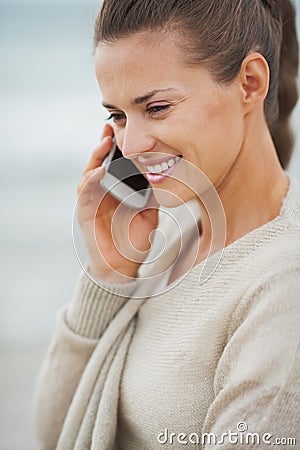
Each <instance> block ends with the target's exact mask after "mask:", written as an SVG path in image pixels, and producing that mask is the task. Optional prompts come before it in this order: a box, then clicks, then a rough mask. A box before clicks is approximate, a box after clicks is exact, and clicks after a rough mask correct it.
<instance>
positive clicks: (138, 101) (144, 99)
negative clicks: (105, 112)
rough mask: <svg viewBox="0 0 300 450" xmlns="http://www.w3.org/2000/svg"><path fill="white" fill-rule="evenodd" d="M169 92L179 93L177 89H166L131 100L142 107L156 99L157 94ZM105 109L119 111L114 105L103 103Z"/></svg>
mask: <svg viewBox="0 0 300 450" xmlns="http://www.w3.org/2000/svg"><path fill="white" fill-rule="evenodd" d="M167 91H177V89H176V88H166V89H155V90H154V91H151V92H148V93H147V94H145V95H142V96H141V97H137V98H135V99H133V100H131V102H130V103H131V104H132V105H142V104H143V103H146V102H147V101H148V100H150V98H152V97H154V95H155V94H158V93H159V92H167ZM102 105H103V106H104V108H107V109H119V108H117V107H116V106H114V105H110V104H108V103H102Z"/></svg>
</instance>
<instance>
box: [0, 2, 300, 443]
mask: <svg viewBox="0 0 300 450" xmlns="http://www.w3.org/2000/svg"><path fill="white" fill-rule="evenodd" d="M99 4H100V1H99V0H77V1H74V0H68V1H67V0H60V1H53V0H52V1H47V0H31V1H29V0H19V1H16V0H7V1H5V0H0V61H1V71H0V99H1V101H0V145H1V147H0V149H1V164H0V201H1V222H0V249H1V251H0V255H1V272H0V273H1V275H0V276H1V294H0V348H1V354H2V365H3V367H2V370H1V378H0V394H1V410H0V423H1V425H0V427H1V429H0V436H1V438H0V439H1V441H0V444H1V445H0V448H1V449H2V448H3V449H5V450H10V449H11V450H17V449H18V450H19V449H20V448H22V449H25V448H26V449H29V448H30V449H32V448H34V444H33V439H32V436H31V432H29V431H28V428H29V427H30V425H29V419H28V417H27V416H28V409H29V401H30V395H31V391H32V387H33V384H34V378H35V376H36V372H37V368H38V367H39V364H40V360H41V358H42V355H43V353H44V351H45V348H46V346H47V344H48V341H49V339H50V336H51V335H52V332H53V327H54V320H55V315H56V311H57V310H58V309H59V308H60V307H61V306H62V305H64V304H65V303H67V302H68V301H70V300H71V297H72V293H73V290H74V285H75V281H76V279H77V276H78V274H79V271H80V266H79V264H78V262H77V259H76V256H75V252H74V250H73V246H72V234H71V226H72V215H73V210H74V207H75V199H76V185H77V183H78V181H79V179H80V176H81V172H82V169H83V167H84V166H85V164H86V162H87V160H88V158H89V155H90V153H91V151H92V150H93V148H94V147H95V146H96V145H97V142H98V141H99V138H100V134H101V131H102V127H103V123H104V115H105V113H104V111H103V110H102V108H101V106H100V103H101V98H100V93H99V90H98V86H97V83H96V79H95V76H94V72H93V63H92V28H93V27H92V24H93V17H94V15H95V13H96V11H97V9H98V8H99ZM296 5H297V8H298V9H299V15H298V23H300V20H299V18H300V4H299V0H296ZM294 125H295V130H296V132H297V135H298V140H297V147H296V149H295V154H294V158H293V161H292V164H291V167H290V171H291V172H292V173H294V174H295V175H296V176H297V177H298V179H299V180H300V127H299V125H300V106H299V107H298V108H297V111H296V113H295V114H294ZM21 378H22V380H23V381H22V383H21V381H20V379H21ZM16 427H17V429H18V430H19V432H17V433H16ZM13 430H15V431H13Z"/></svg>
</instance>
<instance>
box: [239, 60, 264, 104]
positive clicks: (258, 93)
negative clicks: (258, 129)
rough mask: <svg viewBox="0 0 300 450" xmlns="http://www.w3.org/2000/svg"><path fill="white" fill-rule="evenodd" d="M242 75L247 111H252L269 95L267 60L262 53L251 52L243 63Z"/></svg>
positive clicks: (244, 101)
mask: <svg viewBox="0 0 300 450" xmlns="http://www.w3.org/2000/svg"><path fill="white" fill-rule="evenodd" d="M240 76H241V84H242V93H243V103H244V106H245V112H250V111H252V110H253V109H255V108H256V107H257V106H258V105H262V104H263V103H264V100H265V98H266V97H267V94H268V90H269V80H270V71H269V66H268V63H267V61H266V60H265V58H264V57H263V56H262V55H261V54H260V53H256V52H255V53H250V54H249V55H247V56H246V58H245V59H244V61H243V63H242V66H241V71H240Z"/></svg>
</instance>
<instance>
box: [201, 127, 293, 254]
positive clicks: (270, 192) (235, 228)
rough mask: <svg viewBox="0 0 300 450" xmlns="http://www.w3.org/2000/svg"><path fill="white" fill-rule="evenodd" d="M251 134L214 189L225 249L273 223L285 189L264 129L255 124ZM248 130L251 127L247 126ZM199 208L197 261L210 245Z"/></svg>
mask: <svg viewBox="0 0 300 450" xmlns="http://www.w3.org/2000/svg"><path fill="white" fill-rule="evenodd" d="M254 125H255V132H252V133H248V136H255V138H252V139H250V138H247V133H245V136H246V137H245V139H244V143H243V145H242V148H241V150H240V152H239V154H238V157H237V158H236V160H235V162H234V163H233V165H232V166H231V167H230V169H229V171H228V172H227V173H226V174H225V176H224V177H223V179H222V180H219V181H218V183H217V185H215V188H216V190H217V192H218V195H219V197H220V199H221V202H222V205H223V208H224V213H225V218H226V243H225V247H226V246H228V245H229V244H231V243H232V242H234V241H235V240H237V239H239V238H240V237H242V236H244V235H245V234H247V233H249V232H250V231H252V230H254V229H256V228H258V227H260V226H262V225H263V224H265V223H267V222H269V221H271V220H273V219H274V218H275V217H276V216H278V214H279V213H280V209H281V205H282V201H283V198H284V197H285V195H286V192H287V190H288V184H289V182H288V179H287V177H286V175H285V173H284V170H283V169H282V167H281V165H280V163H279V160H278V157H277V154H276V150H275V147H274V144H273V141H272V138H271V136H270V133H269V130H268V128H267V126H261V129H260V130H259V129H258V127H257V124H254ZM250 128H251V127H250ZM200 207H201V231H202V232H201V245H200V253H199V258H198V261H197V262H199V261H200V260H201V259H203V258H204V257H205V255H206V254H208V251H209V248H210V245H211V224H210V219H209V216H208V214H207V212H206V210H205V208H204V207H203V205H200Z"/></svg>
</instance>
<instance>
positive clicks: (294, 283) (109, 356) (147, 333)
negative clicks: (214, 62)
mask: <svg viewBox="0 0 300 450" xmlns="http://www.w3.org/2000/svg"><path fill="white" fill-rule="evenodd" d="M287 175H288V176H289V178H290V187H289V191H288V193H287V195H286V197H285V199H284V201H283V204H282V207H281V211H280V215H279V216H277V217H276V218H275V219H274V220H272V221H271V222H269V223H267V224H265V225H263V226H262V227H260V228H258V229H256V230H254V231H252V232H250V233H248V234H247V235H245V236H243V237H242V238H241V239H238V240H237V241H235V242H234V243H233V244H231V245H229V246H228V247H226V248H225V249H224V253H223V255H222V258H221V261H220V263H219V265H218V267H217V270H216V271H215V272H214V273H213V275H212V276H211V277H210V278H209V279H208V280H207V281H206V282H205V283H204V284H199V282H198V280H199V274H200V273H201V269H202V268H203V267H202V266H203V264H204V262H201V263H200V264H198V265H197V266H195V267H194V268H193V269H192V270H191V271H190V272H189V274H188V275H187V277H186V278H185V279H183V281H181V282H180V283H179V284H177V285H175V286H174V287H173V288H172V289H170V290H168V291H166V292H164V293H163V294H161V295H158V296H156V297H153V298H150V299H141V300H137V299H132V298H130V296H132V295H133V292H134V290H135V289H136V285H135V283H129V284H128V285H126V286H122V287H121V286H120V291H119V293H120V294H122V295H116V294H112V293H109V292H107V291H106V290H104V289H102V288H100V287H98V286H97V285H96V284H94V283H93V282H92V281H91V280H90V279H89V278H88V277H87V276H86V275H85V274H82V275H81V277H80V280H79V283H78V286H77V289H76V292H75V296H74V298H73V301H72V302H71V303H70V304H68V305H66V307H64V308H63V309H62V310H60V311H59V313H58V316H57V322H56V328H55V333H54V337H53V341H52V343H51V346H50V348H49V351H48V353H47V355H46V358H45V361H44V364H43V367H42V369H41V373H40V377H39V380H38V383H37V387H36V393H35V418H36V427H37V434H38V438H39V442H40V449H43V450H51V449H58V450H71V449H76V450H86V449H93V450H96V449H98V450H100V449H101V450H109V449H120V450H156V449H160V448H166V449H180V448H185V449H194V448H199V449H214V448H221V449H226V450H229V449H232V450H234V449H244V448H245V449H248V448H249V449H250V448H257V449H264V448H265V449H270V448H276V449H280V448H282V449H287V448H291V449H292V448H295V449H296V448H297V449H298V448H300V420H299V419H300V353H299V336H300V320H299V319H300V185H299V182H298V181H297V179H296V178H295V177H294V176H292V175H291V174H288V173H287ZM123 295H126V297H124V296H123ZM245 428H247V431H245V432H243V430H245ZM230 431H231V432H232V433H236V434H230ZM204 433H211V435H207V436H205V435H204ZM224 433H225V434H224ZM226 433H227V435H226ZM251 433H252V434H251ZM253 433H256V434H255V435H254V434H253ZM282 438H284V439H286V441H284V440H282V441H281V442H283V443H285V442H287V440H288V439H295V440H297V444H296V445H294V441H293V440H290V441H289V444H288V445H287V444H286V445H284V444H283V443H282V444H279V443H278V445H276V446H275V445H273V444H274V443H275V442H276V439H282ZM247 441H248V442H249V444H247ZM201 442H202V444H203V445H202V444H201ZM209 442H210V444H209ZM221 442H223V444H221ZM234 442H235V443H234ZM253 442H254V444H253ZM270 443H272V445H270Z"/></svg>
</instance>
